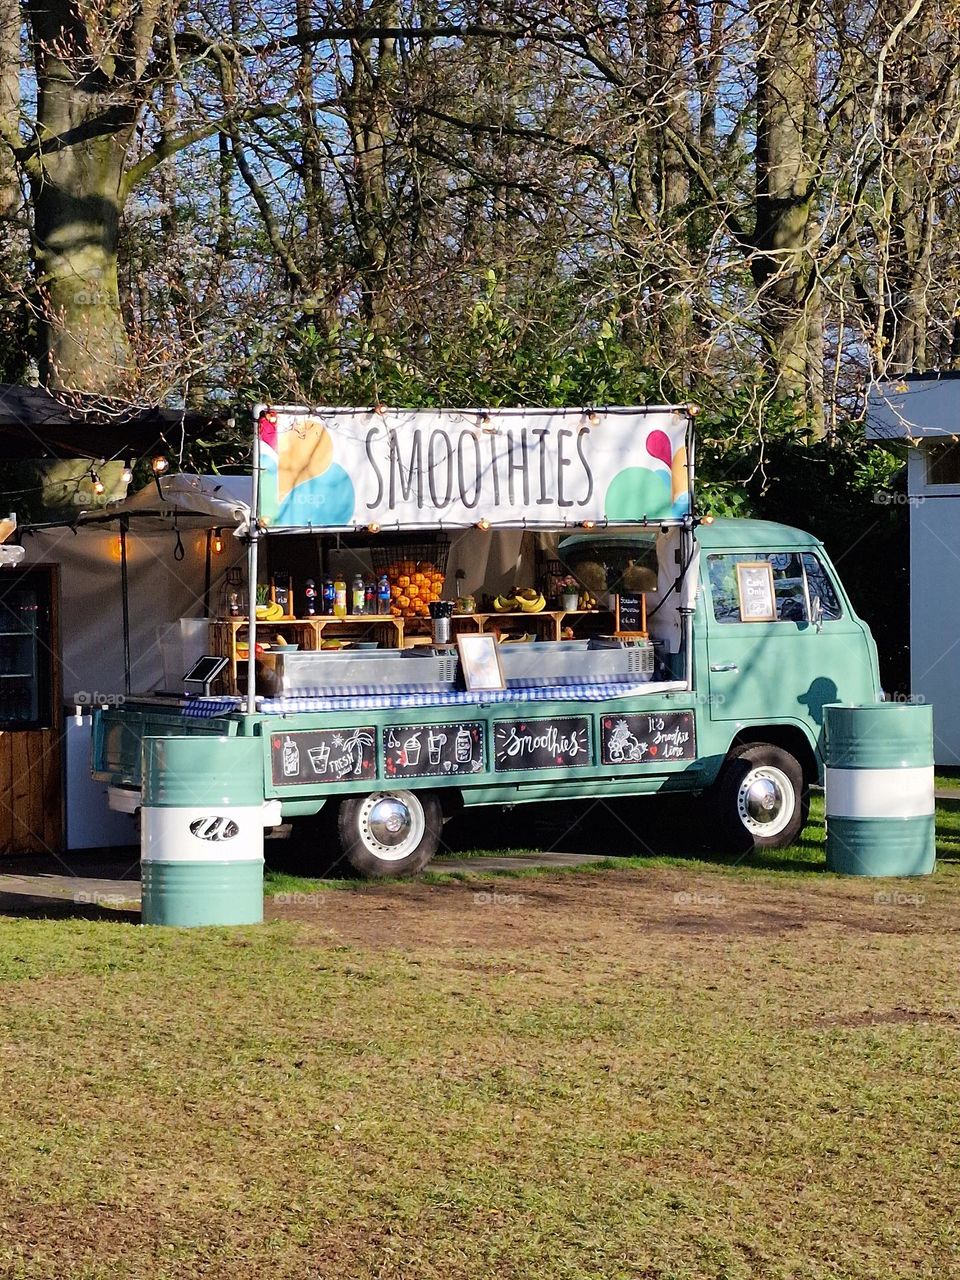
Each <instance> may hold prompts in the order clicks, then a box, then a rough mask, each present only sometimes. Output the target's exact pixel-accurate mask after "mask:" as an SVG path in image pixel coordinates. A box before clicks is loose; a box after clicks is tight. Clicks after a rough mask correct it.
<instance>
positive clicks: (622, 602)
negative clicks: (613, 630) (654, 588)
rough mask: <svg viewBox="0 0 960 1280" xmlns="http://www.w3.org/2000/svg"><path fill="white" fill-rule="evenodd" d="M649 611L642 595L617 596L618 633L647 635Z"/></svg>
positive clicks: (623, 594)
mask: <svg viewBox="0 0 960 1280" xmlns="http://www.w3.org/2000/svg"><path fill="white" fill-rule="evenodd" d="M646 623H647V611H646V608H645V598H644V597H643V596H642V595H628V594H626V593H622V594H620V595H618V596H617V631H618V632H622V633H624V634H628V633H631V632H633V633H639V634H641V635H645V634H646V630H647V626H646Z"/></svg>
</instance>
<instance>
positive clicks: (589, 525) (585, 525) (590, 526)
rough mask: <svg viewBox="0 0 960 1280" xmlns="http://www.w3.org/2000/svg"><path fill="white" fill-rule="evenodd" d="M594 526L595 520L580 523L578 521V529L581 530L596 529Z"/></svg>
mask: <svg viewBox="0 0 960 1280" xmlns="http://www.w3.org/2000/svg"><path fill="white" fill-rule="evenodd" d="M596 524H597V522H596V520H581V521H580V528H581V529H593V528H595V527H596Z"/></svg>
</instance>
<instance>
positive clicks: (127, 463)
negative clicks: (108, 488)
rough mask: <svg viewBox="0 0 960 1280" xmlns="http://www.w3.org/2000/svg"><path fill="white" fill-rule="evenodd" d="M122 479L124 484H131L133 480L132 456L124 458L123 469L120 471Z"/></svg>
mask: <svg viewBox="0 0 960 1280" xmlns="http://www.w3.org/2000/svg"><path fill="white" fill-rule="evenodd" d="M120 479H121V480H122V481H123V483H124V484H130V482H131V481H132V480H133V461H132V460H131V459H130V458H124V460H123V470H122V471H121V472H120Z"/></svg>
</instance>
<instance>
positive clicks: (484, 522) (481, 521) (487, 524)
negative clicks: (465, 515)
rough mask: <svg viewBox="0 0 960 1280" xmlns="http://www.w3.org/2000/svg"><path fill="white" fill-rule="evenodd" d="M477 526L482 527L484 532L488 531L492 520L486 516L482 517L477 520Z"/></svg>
mask: <svg viewBox="0 0 960 1280" xmlns="http://www.w3.org/2000/svg"><path fill="white" fill-rule="evenodd" d="M477 528H478V529H482V530H483V531H484V532H486V531H487V529H489V528H490V521H489V520H488V519H487V517H486V516H481V517H480V519H479V520H478V521H477Z"/></svg>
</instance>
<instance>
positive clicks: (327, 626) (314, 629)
mask: <svg viewBox="0 0 960 1280" xmlns="http://www.w3.org/2000/svg"><path fill="white" fill-rule="evenodd" d="M249 625H250V620H249V618H218V619H217V620H216V621H213V622H211V623H210V652H211V653H215V654H217V655H218V656H223V657H227V658H229V659H230V665H229V667H228V668H227V673H229V674H227V680H228V681H229V687H228V688H227V689H226V690H225V692H228V693H236V692H237V667H238V659H237V636H238V634H239V633H240V632H241V631H244V630H246V629H247V627H249ZM361 627H362V628H364V629H366V630H369V629H370V628H372V627H378V628H380V629H381V631H382V632H383V633H384V636H383V638H384V640H385V641H386V643H387V647H388V648H397V649H402V648H403V619H402V618H395V617H393V615H392V614H387V613H356V614H347V616H346V617H345V618H338V617H335V616H331V615H330V614H323V615H321V616H319V617H316V618H275V619H268V618H258V619H257V633H258V634H260V632H261V629H262V630H263V631H269V630H274V631H275V630H277V629H279V628H282V629H283V630H284V631H285V632H291V633H292V635H293V636H295V637H296V639H295V640H294V643H295V644H298V645H299V646H300V648H301V649H319V648H320V647H321V643H322V640H323V634H324V632H325V631H339V630H345V629H347V628H352V629H353V630H354V631H355V630H356V629H358V628H361ZM386 633H389V634H386ZM352 634H353V631H351V635H352ZM349 638H350V637H349V636H346V635H345V636H344V639H349ZM354 638H355V639H358V638H359V637H357V636H354ZM270 652H274V651H273V650H270ZM277 652H279V650H277ZM244 661H246V659H240V662H244ZM225 674H226V673H225Z"/></svg>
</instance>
